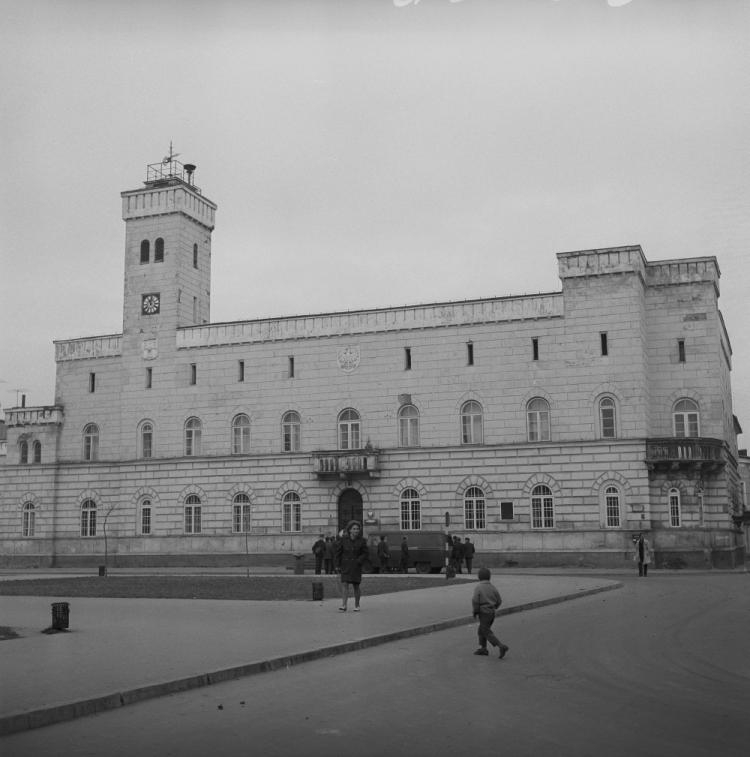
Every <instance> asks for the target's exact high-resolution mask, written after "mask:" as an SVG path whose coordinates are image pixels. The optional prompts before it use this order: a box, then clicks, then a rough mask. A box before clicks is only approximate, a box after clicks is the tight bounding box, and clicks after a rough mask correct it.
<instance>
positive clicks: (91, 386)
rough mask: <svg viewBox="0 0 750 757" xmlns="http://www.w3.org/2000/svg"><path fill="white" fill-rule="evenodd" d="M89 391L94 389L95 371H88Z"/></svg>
mask: <svg viewBox="0 0 750 757" xmlns="http://www.w3.org/2000/svg"><path fill="white" fill-rule="evenodd" d="M89 391H90V392H94V391H96V374H95V373H89Z"/></svg>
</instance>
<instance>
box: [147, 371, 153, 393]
mask: <svg viewBox="0 0 750 757" xmlns="http://www.w3.org/2000/svg"><path fill="white" fill-rule="evenodd" d="M153 370H154V369H153V368H146V389H150V388H151V379H152V375H153Z"/></svg>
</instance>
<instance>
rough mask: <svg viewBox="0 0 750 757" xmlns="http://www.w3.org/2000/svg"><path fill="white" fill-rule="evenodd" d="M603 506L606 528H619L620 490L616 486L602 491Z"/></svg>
mask: <svg viewBox="0 0 750 757" xmlns="http://www.w3.org/2000/svg"><path fill="white" fill-rule="evenodd" d="M604 505H605V511H606V523H607V528H619V527H620V490H619V489H618V488H617V487H616V486H608V487H607V488H606V489H605V491H604Z"/></svg>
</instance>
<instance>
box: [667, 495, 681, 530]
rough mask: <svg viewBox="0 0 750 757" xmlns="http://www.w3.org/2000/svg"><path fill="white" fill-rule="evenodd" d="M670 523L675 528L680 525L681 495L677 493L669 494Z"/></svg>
mask: <svg viewBox="0 0 750 757" xmlns="http://www.w3.org/2000/svg"><path fill="white" fill-rule="evenodd" d="M669 525H670V526H672V527H673V528H678V527H679V525H680V497H679V495H677V494H670V495H669Z"/></svg>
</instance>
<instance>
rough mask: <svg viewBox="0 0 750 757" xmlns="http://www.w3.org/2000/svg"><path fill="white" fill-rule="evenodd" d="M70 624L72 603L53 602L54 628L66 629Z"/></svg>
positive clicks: (57, 629)
mask: <svg viewBox="0 0 750 757" xmlns="http://www.w3.org/2000/svg"><path fill="white" fill-rule="evenodd" d="M69 625H70V605H69V604H68V603H67V602H53V603H52V628H53V629H54V630H55V631H64V630H65V629H66V628H67V627H68V626H69Z"/></svg>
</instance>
